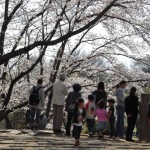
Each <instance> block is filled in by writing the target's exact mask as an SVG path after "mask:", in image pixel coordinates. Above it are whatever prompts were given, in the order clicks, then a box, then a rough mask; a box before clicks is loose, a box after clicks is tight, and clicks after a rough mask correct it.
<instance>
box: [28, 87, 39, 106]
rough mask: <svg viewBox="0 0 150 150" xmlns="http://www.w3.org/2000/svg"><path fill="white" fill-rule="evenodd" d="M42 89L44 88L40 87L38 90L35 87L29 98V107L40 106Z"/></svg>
mask: <svg viewBox="0 0 150 150" xmlns="http://www.w3.org/2000/svg"><path fill="white" fill-rule="evenodd" d="M41 88H42V86H41V87H39V88H38V89H35V86H33V90H32V92H31V94H30V97H29V105H33V106H36V105H39V103H40V96H39V90H40V89H41Z"/></svg>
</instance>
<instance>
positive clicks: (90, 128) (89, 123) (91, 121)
mask: <svg viewBox="0 0 150 150" xmlns="http://www.w3.org/2000/svg"><path fill="white" fill-rule="evenodd" d="M86 123H87V127H88V131H89V134H93V132H94V127H95V119H86Z"/></svg>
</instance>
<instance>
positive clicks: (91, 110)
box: [85, 94, 96, 138]
mask: <svg viewBox="0 0 150 150" xmlns="http://www.w3.org/2000/svg"><path fill="white" fill-rule="evenodd" d="M95 109H96V106H95V101H94V96H93V95H92V94H91V95H89V96H88V102H87V103H86V105H85V110H86V122H87V127H88V132H89V137H90V138H92V137H93V132H94V127H95Z"/></svg>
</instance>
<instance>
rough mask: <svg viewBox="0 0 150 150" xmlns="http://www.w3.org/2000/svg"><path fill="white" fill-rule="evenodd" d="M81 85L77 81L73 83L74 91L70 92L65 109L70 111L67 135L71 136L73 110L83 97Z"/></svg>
mask: <svg viewBox="0 0 150 150" xmlns="http://www.w3.org/2000/svg"><path fill="white" fill-rule="evenodd" d="M80 91H81V85H80V84H78V83H76V84H74V85H73V91H72V92H70V93H69V94H68V96H67V98H66V108H65V110H66V111H67V113H68V117H67V124H66V135H67V136H70V129H71V123H72V119H73V111H74V108H75V104H76V102H77V100H78V99H79V98H81V97H82V96H81V93H80Z"/></svg>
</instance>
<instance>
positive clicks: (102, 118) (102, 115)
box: [95, 100, 108, 139]
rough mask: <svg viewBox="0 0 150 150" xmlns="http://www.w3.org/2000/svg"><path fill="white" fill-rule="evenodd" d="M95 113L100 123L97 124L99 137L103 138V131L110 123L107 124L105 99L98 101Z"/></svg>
mask: <svg viewBox="0 0 150 150" xmlns="http://www.w3.org/2000/svg"><path fill="white" fill-rule="evenodd" d="M95 115H96V116H97V118H98V125H97V129H98V134H99V136H98V138H99V139H100V138H103V137H104V135H103V132H104V130H105V129H108V124H107V111H106V109H105V104H104V101H103V100H101V101H100V102H99V103H98V109H97V110H96V112H95Z"/></svg>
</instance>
